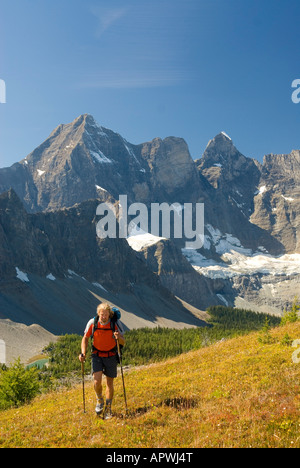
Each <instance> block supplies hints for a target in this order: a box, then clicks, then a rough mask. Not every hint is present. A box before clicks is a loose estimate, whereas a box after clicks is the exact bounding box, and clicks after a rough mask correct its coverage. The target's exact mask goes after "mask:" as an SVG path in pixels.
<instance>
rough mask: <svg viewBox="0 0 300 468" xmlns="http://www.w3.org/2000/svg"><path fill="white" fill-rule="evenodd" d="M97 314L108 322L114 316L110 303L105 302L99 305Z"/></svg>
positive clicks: (102, 320) (103, 320) (101, 319)
mask: <svg viewBox="0 0 300 468" xmlns="http://www.w3.org/2000/svg"><path fill="white" fill-rule="evenodd" d="M97 314H98V315H99V318H100V321H101V322H107V321H108V320H109V319H110V318H111V317H112V316H113V311H112V309H111V307H110V305H109V304H107V302H104V303H102V304H100V305H99V306H98V307H97Z"/></svg>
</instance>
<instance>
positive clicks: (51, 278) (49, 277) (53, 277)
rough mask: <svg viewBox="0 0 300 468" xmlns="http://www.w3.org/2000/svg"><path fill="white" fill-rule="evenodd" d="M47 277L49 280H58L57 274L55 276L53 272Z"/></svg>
mask: <svg viewBox="0 0 300 468" xmlns="http://www.w3.org/2000/svg"><path fill="white" fill-rule="evenodd" d="M46 278H47V279H48V280H50V281H55V280H56V278H55V276H53V275H52V273H50V274H49V275H47V276H46Z"/></svg>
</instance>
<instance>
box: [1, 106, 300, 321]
mask: <svg viewBox="0 0 300 468" xmlns="http://www.w3.org/2000/svg"><path fill="white" fill-rule="evenodd" d="M299 167H300V152H299V151H292V153H291V154H290V155H267V156H265V158H264V162H263V164H259V163H258V162H257V161H255V160H253V159H251V158H247V157H246V156H244V155H243V154H241V153H240V152H239V151H238V149H237V148H236V147H235V146H234V143H233V141H232V140H231V138H230V137H229V136H228V135H226V134H225V133H224V132H222V133H220V134H219V135H217V136H216V137H215V138H213V139H212V140H211V141H210V142H209V143H208V145H207V148H206V149H205V152H204V154H203V156H202V158H201V159H199V160H197V161H193V160H192V158H191V156H190V153H189V150H188V146H187V144H186V143H185V141H184V140H183V139H181V138H176V137H168V138H165V139H164V140H162V139H160V138H155V139H154V140H152V141H151V142H146V143H142V144H140V145H133V144H131V143H129V142H127V141H126V140H125V139H124V138H123V137H122V136H121V135H119V134H117V133H115V132H113V131H112V130H108V129H106V128H104V127H101V126H100V125H98V124H97V123H96V122H95V120H94V118H93V117H92V116H90V115H88V114H85V115H82V116H79V117H78V118H77V119H75V120H74V121H73V122H72V123H70V124H65V125H59V126H58V127H57V128H56V129H55V130H54V131H53V132H52V133H51V135H50V136H49V138H47V140H46V141H45V142H44V143H42V144H41V145H40V146H39V147H38V148H36V149H35V150H34V151H33V152H32V153H31V154H29V155H28V156H27V157H26V158H25V159H24V160H22V161H20V162H19V163H17V164H14V165H13V166H12V167H11V168H4V169H0V193H2V192H5V191H8V190H9V189H10V188H11V187H12V188H13V189H14V191H15V192H16V193H17V195H18V197H19V198H20V200H22V202H23V204H24V206H25V207H26V210H27V212H29V213H30V214H27V213H26V211H25V210H24V208H23V206H22V203H21V202H20V200H18V198H17V197H16V195H15V194H14V192H12V191H10V192H9V193H8V196H7V195H3V197H2V198H1V200H2V201H1V203H2V206H3V209H2V211H1V223H0V240H1V247H0V255H1V267H0V277H2V278H4V279H5V278H12V277H15V275H16V266H18V268H20V269H21V270H22V268H23V269H24V271H31V272H33V273H34V274H36V275H39V277H43V278H45V277H46V276H47V275H49V274H50V273H51V274H52V275H54V276H55V277H57V278H60V279H63V278H64V275H65V274H66V271H68V270H71V271H75V272H76V273H77V274H78V275H79V276H80V277H84V278H86V280H87V281H90V282H94V283H95V282H97V283H99V284H104V285H105V286H104V287H105V288H108V289H110V290H111V291H119V292H120V293H121V291H122V294H123V293H125V291H131V289H132V285H133V284H140V285H142V286H141V287H144V286H143V285H145V284H149V286H150V289H151V290H153V291H154V290H158V291H161V289H160V288H162V285H163V286H164V288H163V289H164V290H165V292H164V294H166V291H167V290H169V291H171V292H172V294H171V293H170V292H169V293H167V294H171V296H172V297H173V294H174V295H176V296H179V297H181V298H182V299H184V300H185V301H187V302H190V303H191V304H193V305H195V306H196V307H199V308H201V309H204V308H206V307H207V306H208V305H209V304H215V303H219V304H226V303H228V304H230V305H234V304H235V301H236V300H237V299H238V300H245V301H248V302H247V304H252V305H253V304H255V301H256V303H257V306H258V307H260V308H263V307H264V301H265V304H266V307H270V308H273V306H274V308H275V309H276V310H277V311H278V310H279V309H280V310H281V308H282V304H283V302H282V301H281V300H280V296H281V294H283V296H284V301H286V300H287V296H288V294H290V291H291V289H290V288H289V287H287V284H288V283H287V282H289V284H292V283H293V284H297V278H296V277H295V272H294V269H292V270H291V271H292V273H290V270H289V269H287V271H288V273H287V274H286V272H285V271H283V273H282V278H283V281H281V282H280V281H276V284H277V286H276V288H275V289H276V291H275V289H272V284H273V283H274V282H273V283H272V278H271V276H272V275H273V273H271V274H269V273H268V269H265V271H266V272H267V273H264V271H263V270H260V269H259V268H258V271H257V272H253V271H250V272H248V269H249V268H250V270H251V268H252V263H251V262H252V259H253V258H257V257H258V256H259V257H261V256H263V258H262V262H263V263H264V261H265V258H266V257H268V258H269V257H270V255H273V256H282V255H283V254H287V253H291V254H297V253H299V252H300V244H299V235H298V233H299V216H300V192H299V179H300V169H299ZM119 195H127V196H128V204H129V203H133V202H142V203H144V204H146V206H147V207H148V209H149V208H150V204H151V203H154V202H158V203H163V202H167V203H169V204H171V203H174V202H178V203H180V204H181V205H184V203H197V202H198V203H204V205H205V237H204V245H203V247H202V248H201V249H200V250H199V251H198V252H192V253H191V252H187V251H185V249H184V243H185V240H186V239H181V240H180V239H175V240H174V239H173V240H171V241H168V240H161V239H156V241H155V242H154V243H152V244H151V245H150V246H149V245H144V246H143V247H141V248H140V249H135V250H139V253H138V257H139V258H137V254H136V252H133V251H132V250H131V248H130V247H129V246H128V243H127V241H126V240H125V239H105V240H100V239H97V238H96V236H95V215H96V207H97V204H98V203H99V201H106V200H109V201H111V202H112V203H116V201H117V200H118V198H119ZM9 200H10V201H9ZM88 200H90V201H88ZM71 207H73V208H71ZM14 211H15V212H16V214H17V217H18V219H19V222H20V229H18V226H17V221H16V218H14V216H12V214H13V212H14ZM38 212H40V213H38ZM128 242H129V245H131V244H130V240H129V239H128ZM142 244H143V242H142ZM182 249H183V250H182ZM132 255H134V256H132ZM297 258H298V257H297ZM289 261H290V259H289V260H288V262H289ZM245 265H246V266H245ZM249 265H250V266H249ZM150 270H151V271H150ZM22 271H23V270H22ZM49 272H50V273H49ZM151 272H152V273H151ZM150 273H151V274H150ZM1 275H2V276H1ZM151 275H152V276H151ZM291 275H292V277H291ZM277 279H278V278H277ZM290 280H291V281H290ZM295 281H296V283H295ZM281 283H282V284H284V286H282V285H281ZM274 287H275V286H274ZM282 291H286V295H285V293H282ZM160 294H162V292H160ZM275 297H276V300H275ZM140 299H141V297H140V298H139V300H140ZM143 307H145V305H143ZM260 310H261V309H260ZM272 310H273V309H272ZM151 313H152V312H151Z"/></svg>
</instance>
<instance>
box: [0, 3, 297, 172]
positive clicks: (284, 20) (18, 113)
mask: <svg viewBox="0 0 300 468" xmlns="http://www.w3.org/2000/svg"><path fill="white" fill-rule="evenodd" d="M299 19H300V1H299V0H151V1H148V0H147V1H145V0H126V1H125V0H122V1H121V0H109V1H107V0H0V79H3V80H5V83H6V104H0V132H1V133H0V166H1V167H3V166H8V165H11V164H13V163H14V162H17V161H19V160H21V159H22V158H23V157H25V156H26V155H27V154H28V153H30V152H31V151H32V150H33V149H34V148H35V147H36V146H38V145H39V144H40V143H42V141H44V140H45V139H46V138H47V136H48V135H49V134H50V132H51V131H52V130H53V129H54V128H55V127H56V126H57V125H59V124H60V123H68V122H71V121H72V120H74V119H75V118H76V117H77V116H79V115H80V114H83V113H90V114H92V115H93V116H94V117H95V119H96V120H97V121H98V123H99V124H101V125H103V126H104V127H107V128H110V129H112V130H114V131H116V132H118V133H120V134H121V135H122V136H123V137H124V138H126V139H127V140H128V141H129V142H131V143H135V144H138V143H142V142H144V141H149V140H152V139H153V138H155V137H161V138H165V137H167V136H171V135H172V136H178V137H182V138H184V139H185V140H186V142H187V144H188V146H189V149H190V152H191V155H192V157H193V158H195V159H196V158H199V157H201V155H202V153H203V151H204V149H205V147H206V145H207V143H208V141H209V139H211V138H213V137H214V136H215V135H216V134H217V133H219V132H220V131H225V132H226V133H227V134H229V135H230V136H231V138H232V139H233V142H234V144H235V145H236V146H237V148H238V149H239V150H240V151H241V152H242V153H243V154H245V155H246V156H249V157H254V158H256V159H258V160H262V157H263V155H264V154H267V153H289V152H290V151H291V150H292V149H300V134H299V123H300V104H294V103H293V102H292V100H291V95H292V91H293V90H292V88H291V84H292V81H293V80H294V79H300V65H299V55H300V40H299Z"/></svg>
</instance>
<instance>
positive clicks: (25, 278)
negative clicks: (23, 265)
mask: <svg viewBox="0 0 300 468" xmlns="http://www.w3.org/2000/svg"><path fill="white" fill-rule="evenodd" d="M15 268H16V272H17V278H18V279H19V280H20V281H22V282H23V283H29V278H28V276H27V273H24V272H23V271H21V270H20V269H19V268H18V267H15Z"/></svg>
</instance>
